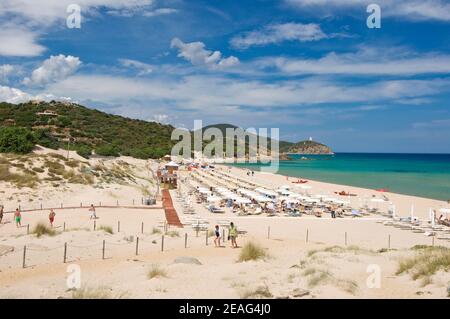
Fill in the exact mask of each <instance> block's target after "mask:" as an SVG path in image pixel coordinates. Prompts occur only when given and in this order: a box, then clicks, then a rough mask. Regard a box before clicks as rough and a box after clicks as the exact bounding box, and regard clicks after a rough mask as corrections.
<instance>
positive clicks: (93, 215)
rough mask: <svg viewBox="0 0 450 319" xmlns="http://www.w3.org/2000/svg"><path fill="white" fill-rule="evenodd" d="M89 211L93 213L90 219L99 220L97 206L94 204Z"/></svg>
mask: <svg viewBox="0 0 450 319" xmlns="http://www.w3.org/2000/svg"><path fill="white" fill-rule="evenodd" d="M89 211H90V212H92V214H91V218H90V219H92V218H94V219H97V215H96V213H95V206H94V204H91V208H89Z"/></svg>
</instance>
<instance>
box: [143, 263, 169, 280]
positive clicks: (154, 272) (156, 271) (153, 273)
mask: <svg viewBox="0 0 450 319" xmlns="http://www.w3.org/2000/svg"><path fill="white" fill-rule="evenodd" d="M147 278H148V279H153V278H167V272H166V271H165V270H164V269H162V268H161V266H159V265H156V264H154V265H152V266H151V268H150V270H149V271H148V273H147Z"/></svg>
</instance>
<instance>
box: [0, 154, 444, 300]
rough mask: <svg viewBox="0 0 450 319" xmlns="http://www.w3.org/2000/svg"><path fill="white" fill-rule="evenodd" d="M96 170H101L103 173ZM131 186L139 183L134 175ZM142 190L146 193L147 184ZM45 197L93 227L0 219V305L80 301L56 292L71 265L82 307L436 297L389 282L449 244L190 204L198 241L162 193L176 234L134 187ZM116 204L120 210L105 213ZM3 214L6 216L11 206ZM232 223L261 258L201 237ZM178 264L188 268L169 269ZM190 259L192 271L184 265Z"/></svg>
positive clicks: (360, 224) (411, 200) (437, 277)
mask: <svg viewBox="0 0 450 319" xmlns="http://www.w3.org/2000/svg"><path fill="white" fill-rule="evenodd" d="M117 160H120V161H125V162H126V161H129V162H130V163H132V164H133V165H136V166H137V167H139V168H141V169H142V167H145V163H144V161H142V162H139V161H138V160H130V159H129V158H120V159H117ZM117 160H115V161H117ZM105 165H109V164H108V161H105ZM216 170H218V171H223V172H226V173H227V174H230V175H231V176H236V177H239V178H242V179H249V180H250V179H251V180H252V181H253V182H257V183H259V184H262V185H265V186H266V187H267V188H270V189H276V188H277V187H279V186H281V185H286V184H288V185H294V184H292V183H291V181H294V180H295V179H294V178H288V179H286V177H285V176H279V175H273V174H264V173H259V172H256V173H255V175H254V176H251V177H249V176H247V175H246V171H245V170H242V169H238V168H234V167H228V166H217V167H216ZM141 174H142V175H146V174H145V172H143V171H142V170H141ZM191 174H193V172H189V171H187V170H185V169H184V168H181V169H180V171H179V175H180V180H188V181H191V180H192V178H191V177H192V176H191ZM147 176H148V174H147ZM180 184H181V186H180V187H181V190H182V191H183V190H185V189H186V187H187V184H186V183H184V182H182V183H180ZM149 185H154V183H152V182H149ZM308 185H311V186H312V188H311V189H309V190H308V192H309V193H310V194H311V195H312V194H317V193H325V194H334V192H335V191H341V190H345V191H347V192H351V193H355V194H357V196H355V197H353V198H351V201H352V205H358V204H359V202H358V201H359V199H360V198H365V197H366V198H369V199H370V198H372V195H376V196H379V195H380V194H377V192H375V191H373V190H366V189H359V188H355V187H348V186H343V185H333V184H327V183H320V182H315V181H309V182H308ZM47 187H51V186H50V185H48V186H45V185H42V186H40V187H39V188H38V191H42V190H44V189H45V190H46V191H47V192H48V194H49V197H48V198H51V199H53V200H54V201H53V202H52V204H54V206H56V207H58V205H60V203H61V202H62V203H63V204H64V206H68V205H69V203H74V204H76V203H78V202H83V203H95V205H96V206H97V211H96V213H97V216H98V219H96V220H95V225H94V220H92V219H90V215H91V212H89V211H88V207H83V208H80V207H78V208H72V209H56V210H55V211H56V218H55V225H54V231H56V233H55V234H54V235H53V236H48V235H43V236H41V237H37V236H36V235H35V234H32V233H30V234H27V230H28V228H27V225H30V226H29V227H30V228H29V229H30V232H32V231H33V229H34V226H36V225H37V224H38V223H39V222H42V223H44V224H48V210H42V211H39V210H38V211H32V212H24V213H22V227H20V228H17V227H16V226H15V224H14V223H13V220H12V217H13V216H12V214H5V217H4V219H3V222H2V224H1V225H0V286H1V289H0V296H1V298H76V297H77V296H78V297H80V294H79V295H76V292H74V291H73V290H71V289H69V288H68V286H67V278H68V276H69V275H70V273H68V272H67V271H68V267H70V266H71V265H74V264H75V265H77V267H78V266H79V267H80V270H81V282H82V290H83V289H84V290H83V291H84V293H81V297H88V296H91V297H94V298H446V297H447V287H448V285H449V281H450V276H449V273H448V272H446V271H445V270H444V269H439V270H438V271H436V272H435V273H433V274H432V275H430V276H429V277H423V278H418V279H417V280H414V279H413V278H412V275H411V273H408V272H403V273H401V274H398V270H399V264H400V263H401V261H403V260H406V259H407V258H410V257H413V256H416V254H418V253H420V251H418V250H417V249H412V247H413V246H417V245H428V246H431V245H434V246H435V247H437V246H443V247H450V245H449V241H448V240H440V239H438V238H435V237H429V236H425V235H424V234H423V233H415V232H413V231H411V230H408V229H401V228H397V227H393V226H390V225H387V224H386V218H385V217H383V216H379V215H373V216H367V217H361V218H341V219H339V218H338V219H331V218H328V217H327V216H324V217H322V218H316V217H314V216H302V217H298V218H297V217H285V216H275V217H267V216H263V215H260V216H236V215H235V214H233V213H232V212H231V211H229V210H226V211H225V213H223V214H212V213H210V212H209V211H208V210H207V208H206V206H205V204H199V203H196V202H194V203H192V205H193V207H194V210H195V218H197V219H202V220H204V222H205V223H206V224H207V227H206V230H202V231H199V232H197V231H196V230H195V229H194V227H193V226H192V225H190V224H189V221H190V220H191V219H192V218H193V216H192V215H187V214H183V208H182V202H183V199H179V198H178V197H177V196H178V195H177V194H178V192H177V190H171V195H172V198H173V200H174V207H175V209H176V210H177V212H178V215H179V217H180V219H181V221H182V222H183V223H184V224H185V225H184V227H183V228H177V227H173V226H171V227H169V228H168V229H167V232H165V229H164V225H165V215H164V210H163V209H162V203H161V202H160V201H158V202H157V203H156V205H153V206H145V205H141V203H139V202H138V199H139V198H141V197H142V196H143V195H142V194H141V193H140V192H139V188H137V187H134V186H130V185H127V184H125V183H110V184H108V188H103V189H98V188H94V187H93V186H91V185H83V186H77V185H70V184H67V187H66V188H61V189H59V188H53V189H50V190H49V189H47ZM103 187H105V186H103ZM1 191H3V192H4V194H8V195H9V196H11V195H10V193H11V192H12V191H11V188H10V187H9V185H7V184H6V183H2V184H1ZM35 191H37V190H35ZM38 191H37V192H38ZM16 193H17V191H16ZM26 194H27V191H25V190H22V191H21V192H20V196H21V197H20V200H21V203H24V202H26V196H27V195H26ZM39 195H40V194H37V196H39ZM384 195H385V196H387V197H388V198H389V201H390V202H392V203H393V204H395V205H396V207H397V211H398V215H399V216H409V214H410V208H411V204H414V207H415V216H417V217H419V218H420V219H427V218H428V210H429V208H433V209H439V208H442V207H447V206H446V203H445V202H441V201H436V200H430V199H425V198H417V197H411V196H405V195H399V194H391V193H384ZM134 198H136V200H135V202H134V205H133V202H132V200H133V199H134ZM100 201H103V202H104V203H107V202H111V205H110V206H111V207H99V205H98V202H100ZM117 201H119V206H116V207H114V204H117ZM4 203H5V206H6V207H7V208H9V209H12V208H13V207H14V205H15V204H17V202H16V203H14V204H9V203H8V202H7V201H5V202H4ZM121 203H125V204H126V205H125V204H121ZM8 204H9V205H10V206H8ZM23 205H24V206H25V204H23ZM87 206H88V205H87ZM123 206H127V207H123ZM129 206H132V208H131V207H129ZM231 221H233V222H234V223H236V225H237V227H238V229H239V230H240V231H244V232H245V234H242V235H239V236H238V239H237V241H238V244H239V246H240V247H243V246H245V244H246V243H249V242H252V243H256V244H258V245H260V246H261V247H262V248H263V249H264V251H265V252H266V257H265V258H263V259H260V260H255V261H247V262H239V261H238V259H239V256H240V253H241V250H242V248H238V249H232V248H230V242H229V241H228V240H227V238H226V237H227V236H225V242H224V243H223V247H220V248H216V247H214V244H213V237H212V234H210V233H209V232H210V231H212V230H213V228H214V225H216V224H219V225H227V224H229V222H231ZM94 227H95V230H94ZM163 234H164V239H163ZM138 238H139V239H138ZM137 241H138V243H137ZM65 245H66V252H65ZM24 246H26V256H25V268H23V262H24V259H23V256H24V251H23V250H24ZM103 248H104V249H103ZM136 250H137V253H138V254H136ZM64 256H66V257H64ZM180 257H189V258H188V260H187V261H186V260H182V261H180V260H177V258H180ZM64 258H66V260H65V261H66V263H64ZM192 259H195V260H196V261H198V262H199V263H200V264H196V263H193V261H192ZM155 267H156V268H157V269H159V271H158V274H157V275H156V276H155V277H153V278H150V277H151V276H150V275H149V272H150V271H151V270H152V269H154V268H155ZM374 267H375V268H376V269H378V270H379V283H380V284H379V286H377V287H372V286H371V285H370V283H369V284H368V280H370V278H371V277H370V275H371V274H372V271H373V269H374Z"/></svg>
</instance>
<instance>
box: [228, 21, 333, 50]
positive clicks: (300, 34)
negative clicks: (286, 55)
mask: <svg viewBox="0 0 450 319" xmlns="http://www.w3.org/2000/svg"><path fill="white" fill-rule="evenodd" d="M324 38H327V35H326V34H325V33H324V32H323V31H322V29H321V28H320V25H318V24H315V23H309V24H302V23H283V24H272V25H268V26H266V27H264V28H263V29H262V30H258V31H251V32H247V33H245V34H243V35H239V36H236V37H234V38H232V39H231V41H230V43H231V45H232V46H233V47H235V48H239V49H246V48H248V47H250V46H254V45H267V44H272V43H280V42H283V41H300V42H310V41H318V40H321V39H324Z"/></svg>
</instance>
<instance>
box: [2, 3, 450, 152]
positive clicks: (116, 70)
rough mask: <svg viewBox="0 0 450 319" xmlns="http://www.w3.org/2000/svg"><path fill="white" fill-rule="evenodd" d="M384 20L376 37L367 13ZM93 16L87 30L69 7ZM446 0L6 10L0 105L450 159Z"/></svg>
mask: <svg viewBox="0 0 450 319" xmlns="http://www.w3.org/2000/svg"><path fill="white" fill-rule="evenodd" d="M373 2H375V3H377V4H379V5H380V7H381V10H382V20H381V21H382V22H381V23H382V24H381V29H369V28H368V27H367V25H366V19H367V17H368V16H369V13H367V12H366V8H367V5H368V4H370V3H373ZM72 3H76V4H78V5H79V6H80V8H81V16H82V20H81V28H79V29H77V28H75V29H69V28H67V26H66V18H67V15H68V14H67V13H66V9H67V6H68V5H69V4H72ZM449 97H450V3H449V2H448V1H444V0H420V1H419V0H411V1H397V0H379V1H373V0H372V1H365V0H361V1H357V0H339V1H338V0H329V1H325V0H278V1H269V0H251V1H250V0H244V1H234V0H191V1H185V0H131V1H120V0H78V1H77V0H42V1H33V0H1V1H0V100H2V101H9V102H13V103H19V102H23V101H25V100H28V99H46V100H50V99H70V100H72V101H76V102H78V103H81V104H83V105H86V106H89V107H92V108H98V109H101V110H103V111H107V112H110V113H114V114H120V115H124V116H128V117H133V118H141V119H145V120H157V121H161V122H164V123H171V124H173V125H175V126H177V127H188V128H191V127H192V126H193V121H194V120H195V119H201V120H203V123H204V124H205V125H206V124H213V123H232V124H236V125H239V126H242V127H256V128H259V127H267V128H271V127H279V128H280V136H281V138H282V139H285V140H289V141H298V140H301V139H305V138H308V137H309V136H312V137H313V138H314V139H315V140H318V141H321V142H324V143H326V144H328V145H330V146H331V147H332V148H333V149H335V150H336V151H358V152H441V153H450V142H449V141H450V105H449Z"/></svg>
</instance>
